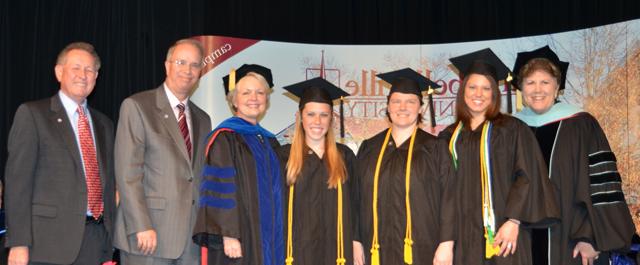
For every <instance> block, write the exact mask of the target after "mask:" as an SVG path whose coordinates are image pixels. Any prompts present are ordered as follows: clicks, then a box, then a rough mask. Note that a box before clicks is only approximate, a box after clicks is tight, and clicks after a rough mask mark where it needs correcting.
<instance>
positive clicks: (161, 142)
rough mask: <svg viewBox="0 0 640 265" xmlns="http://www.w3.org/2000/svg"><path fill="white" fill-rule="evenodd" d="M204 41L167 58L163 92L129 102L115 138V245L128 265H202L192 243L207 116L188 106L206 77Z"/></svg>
mask: <svg viewBox="0 0 640 265" xmlns="http://www.w3.org/2000/svg"><path fill="white" fill-rule="evenodd" d="M203 54H204V51H203V48H202V45H201V44H200V42H198V41H196V40H193V39H184V40H180V41H178V42H176V43H175V44H174V45H173V46H171V48H169V51H168V52H167V59H166V61H165V69H166V72H167V77H166V79H165V81H164V84H162V85H161V86H160V87H158V88H156V89H152V90H148V91H144V92H141V93H138V94H135V95H133V96H131V97H129V98H127V99H125V100H124V102H123V103H122V106H121V107H120V120H119V122H118V130H117V132H116V146H115V157H116V159H115V166H116V179H117V185H118V190H119V192H120V207H119V208H118V214H117V218H116V234H115V238H114V244H115V246H116V247H117V248H119V249H120V250H121V260H122V262H123V263H124V264H125V265H128V264H189V265H193V264H198V263H199V257H200V254H199V249H198V246H196V245H195V244H194V243H193V241H192V240H191V233H192V229H193V225H194V223H195V217H196V210H197V207H198V204H197V199H198V188H199V185H198V184H199V174H200V173H201V172H200V171H201V169H202V166H203V163H204V146H203V145H204V138H205V136H206V135H207V134H208V133H209V131H210V130H211V121H210V119H209V116H208V115H207V114H206V113H205V112H204V111H202V110H201V109H200V108H198V107H197V106H196V105H195V104H193V102H191V101H190V100H189V95H190V94H191V92H192V90H193V88H194V87H195V84H196V83H197V82H198V79H199V77H200V71H201V70H202V67H203V64H202V58H203Z"/></svg>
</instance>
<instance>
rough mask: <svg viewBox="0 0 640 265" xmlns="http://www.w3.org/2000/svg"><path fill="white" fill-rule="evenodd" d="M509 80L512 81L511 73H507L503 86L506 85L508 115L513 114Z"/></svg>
mask: <svg viewBox="0 0 640 265" xmlns="http://www.w3.org/2000/svg"><path fill="white" fill-rule="evenodd" d="M511 80H513V77H511V73H508V75H507V80H506V82H504V84H505V85H507V112H508V113H509V114H511V113H513V108H512V107H511Z"/></svg>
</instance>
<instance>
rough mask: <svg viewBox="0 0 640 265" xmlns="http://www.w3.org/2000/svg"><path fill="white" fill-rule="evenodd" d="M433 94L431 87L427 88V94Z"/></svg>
mask: <svg viewBox="0 0 640 265" xmlns="http://www.w3.org/2000/svg"><path fill="white" fill-rule="evenodd" d="M433 92H435V90H434V89H433V88H431V86H429V89H428V90H427V94H429V95H431V94H433Z"/></svg>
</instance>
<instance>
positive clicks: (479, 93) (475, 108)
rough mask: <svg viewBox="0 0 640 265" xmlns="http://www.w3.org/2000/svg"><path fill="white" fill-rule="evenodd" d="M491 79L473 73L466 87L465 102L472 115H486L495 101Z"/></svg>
mask: <svg viewBox="0 0 640 265" xmlns="http://www.w3.org/2000/svg"><path fill="white" fill-rule="evenodd" d="M492 90H493V88H492V87H491V81H490V80H489V79H488V78H487V77H485V76H484V75H480V74H471V75H470V76H469V78H468V80H467V83H466V85H465V87H464V103H465V104H466V105H467V108H468V110H469V113H470V114H471V116H472V117H484V116H485V114H486V112H487V110H488V109H489V107H490V106H491V104H492V101H493V98H492V96H493V91H492Z"/></svg>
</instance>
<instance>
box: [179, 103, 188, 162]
mask: <svg viewBox="0 0 640 265" xmlns="http://www.w3.org/2000/svg"><path fill="white" fill-rule="evenodd" d="M177 107H178V110H179V111H180V112H179V113H178V126H180V132H181V133H182V138H184V143H185V144H186V145H187V153H189V158H191V136H190V135H189V126H187V116H185V115H184V109H185V106H184V104H182V103H180V104H178V106H177Z"/></svg>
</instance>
